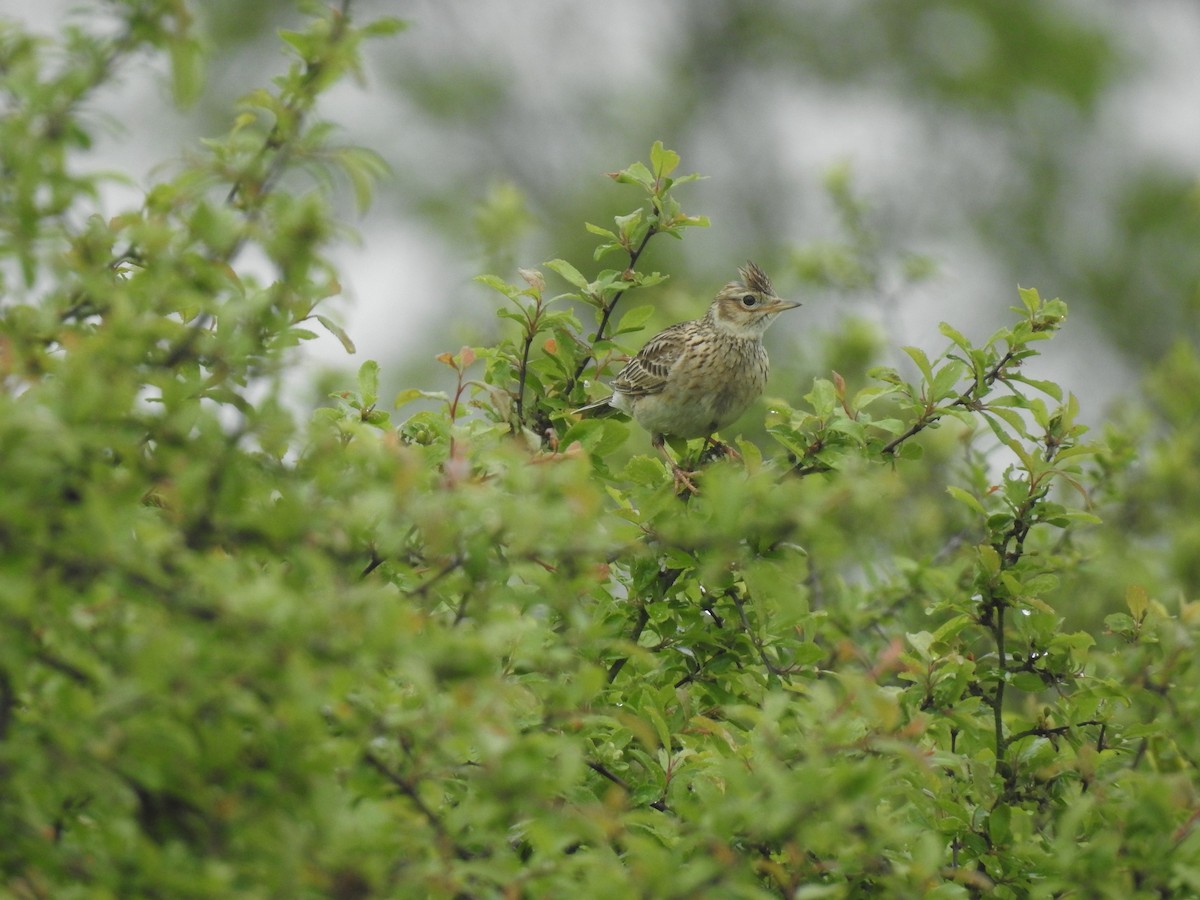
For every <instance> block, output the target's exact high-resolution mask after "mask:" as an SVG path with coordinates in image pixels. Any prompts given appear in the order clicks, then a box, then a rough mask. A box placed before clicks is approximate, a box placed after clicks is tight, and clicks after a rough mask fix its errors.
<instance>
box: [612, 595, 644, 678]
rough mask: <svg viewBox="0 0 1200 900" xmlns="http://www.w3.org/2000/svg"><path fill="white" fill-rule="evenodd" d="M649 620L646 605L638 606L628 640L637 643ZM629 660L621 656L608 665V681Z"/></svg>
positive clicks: (615, 676) (618, 673)
mask: <svg viewBox="0 0 1200 900" xmlns="http://www.w3.org/2000/svg"><path fill="white" fill-rule="evenodd" d="M649 621H650V613H648V612H646V607H645V606H642V607H639V608H638V617H637V621H636V622H635V623H634V625H633V633H632V634H630V635H629V641H630V643H632V644H635V645H636V644H637V642H638V638H640V637H641V636H642V632H643V631H644V630H645V628H646V623H647V622H649ZM627 662H629V657H628V656H622V657H621V658H620V659H618V660H617V661H616V662H614V663H613V664H612V665H611V666H609V667H608V683H609V684H612V683H613V682H614V681H616V680H617V676H618V675H620V674H621V670H622V669H623V668H625V663H627Z"/></svg>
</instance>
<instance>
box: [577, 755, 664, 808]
mask: <svg viewBox="0 0 1200 900" xmlns="http://www.w3.org/2000/svg"><path fill="white" fill-rule="evenodd" d="M587 767H588V768H589V769H591V770H592V771H593V772H595V773H596V774H597V775H599V776H600V777H601V778H605V779H607V780H608V781H611V782H612V783H613V784H615V785H616V786H617V787H619V788H620V789H621V790H623V791H624V792H625V793H627V794H632V793H633V789H632V788H631V787H630V786H629V785H628V784H627V783H626V782H625V779H623V778H622V777H621V776H620V775H617V774H616V773H615V772H612V771H610V770H609V768H608V767H607V766H605V765H604V764H603V763H598V762H595V761H593V760H590V759H589V760H588V761H587ZM649 806H650V808H651V809H657V810H658V811H659V812H666V811H667V801H665V800H662V799H659V800H655V801H654V802H653V803H650V804H649Z"/></svg>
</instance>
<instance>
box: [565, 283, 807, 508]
mask: <svg viewBox="0 0 1200 900" xmlns="http://www.w3.org/2000/svg"><path fill="white" fill-rule="evenodd" d="M738 273H739V274H740V275H741V280H740V281H731V282H730V283H729V284H727V285H725V287H723V288H722V289H721V290H720V291H719V292H718V293H717V296H716V297H715V298H714V299H713V302H712V303H711V305H710V306H709V307H708V312H707V313H706V314H705V315H704V317H703V318H700V319H695V320H693V321H691V322H680V323H679V324H678V325H672V326H671V327H670V328H667V329H665V330H663V331H661V332H659V333H658V334H656V335H655V336H654V337H652V338H651V339H650V340H649V341H648V342H647V343H646V346H644V347H643V348H642V349H641V350H640V351H639V352H638V354H637V355H636V356H635V357H634V358H633V359H631V360H630V361H629V362H628V363H627V364H626V366H625V368H624V369H622V370H621V372H620V373H619V374H618V375H617V377H616V378H614V379H613V382H612V396H610V397H607V398H605V399H604V400H600V401H598V402H596V403H593V404H590V405H588V406H585V407H583V409H581V410H579V411H580V412H583V411H584V410H589V409H595V408H599V407H603V406H611V407H613V408H615V409H619V410H621V411H622V412H626V413H628V414H629V415H631V416H633V418H634V419H635V420H636V421H637V423H638V424H639V425H641V426H642V427H643V428H645V429H646V430H647V431H649V432H650V434H651V443H652V444H653V445H654V446H655V447H656V448H658V449H659V450H660V451H661V452H662V453H663V455H664V456H666V457H667V460H668V462H670V464H671V467H672V469H673V470H674V472H675V476H676V480H677V481H682V482H683V483H685V484H687V485H688V486H689V487H690V486H691V484H690V482H689V481H688V479H687V475H686V473H684V472H683V471H682V470H681V469H680V468H679V467H678V466H677V465H676V464H675V462H674V461H673V460H671V458H670V456H669V455H668V454H667V452H666V448H665V446H664V442H665V439H666V438H667V437H668V436H670V437H677V438H685V439H686V438H697V437H703V438H709V439H711V438H712V435H713V434H714V433H715V432H716V431H719V430H720V429H722V428H724V427H725V426H726V425H729V424H730V423H731V422H733V421H734V420H735V419H737V418H738V417H739V416H740V415H741V414H742V413H744V412H745V411H746V410H747V409H748V408H749V407H750V404H751V403H753V402H754V401H755V400H756V399H758V397H759V395H761V394H762V392H763V389H764V388H765V387H766V384H767V373H768V368H769V367H768V361H767V351H766V348H765V347H763V343H762V336H763V333H764V332H765V331H766V330H767V328H768V327H769V326H770V324H771V323H772V322H774V321H775V318H776V317H777V316H778V315H779V314H780V313H781V312H784V311H785V310H789V309H794V308H795V307H797V306H799V305H800V304H799V303H794V302H792V301H790V300H781V299H780V298H779V297H776V296H775V291H774V288H773V287H772V286H771V280H770V279H769V278H767V276H766V274H765V273H764V272H763V270H762V269H760V268H759V267H758V266H756V265H755V264H754V263H752V262H751V263H747V264H746V265H745V266H743V267H742V268H740V269H738Z"/></svg>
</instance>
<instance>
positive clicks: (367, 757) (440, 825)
mask: <svg viewBox="0 0 1200 900" xmlns="http://www.w3.org/2000/svg"><path fill="white" fill-rule="evenodd" d="M363 760H364V761H365V762H366V763H367V765H369V766H370V767H371V768H372V769H374V770H375V771H376V772H378V773H379V774H380V775H382V776H383V777H384V778H386V779H387V780H388V781H389V782H391V783H392V784H393V785H394V786H395V787H396V788H397V790H399V791H400V793H401V794H403V795H404V796H405V797H407V798H408V799H409V801H410V802H411V803H412V805H413V806H415V807H416V809H417V812H419V813H420V814H421V815H422V816H423V817H424V818H425V821H427V822H428V823H429V827H430V828H432V829H433V830H434V833H435V834H437V836H438V838H440V839H441V841H442V843H443V844H444V845H445V846H446V847H447V848H449V850H450V852H451V853H453V854H454V856H455V857H457V858H458V859H460V860H464V861H465V860H470V859H475V858H476V857H477V856H478V855H479V854H475V853H472V852H471V851H469V850H467V849H466V848H465V847H463V846H462V845H461V844H459V843H458V841H456V840H455V839H454V835H452V834H451V833H450V829H449V828H447V827H446V823H445V822H443V821H442V818H441V816H439V815H438V814H437V813H436V812H434V811H433V810H432V809H430V808H429V805H428V804H427V803H426V802H425V801H424V800H422V799H421V795H420V793H419V792H418V791H417V788H416V785H413V784H410V783H409V782H408V781H407V780H405V779H404V778H402V777H401V776H400V775H399V773H397V772H393V771H392V770H391V769H390V768H389V767H388V765H387V763H385V762H384V761H383V760H381V759H380V758H379V757H378V756H376V755H375V754H374V753H371V752H370V751H367V752H366V753H365V754H363Z"/></svg>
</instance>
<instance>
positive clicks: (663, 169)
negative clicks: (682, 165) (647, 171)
mask: <svg viewBox="0 0 1200 900" xmlns="http://www.w3.org/2000/svg"><path fill="white" fill-rule="evenodd" d="M678 165H679V154H678V153H676V152H675V151H674V150H666V149H664V148H663V144H662V141H655V142H654V144H653V145H652V146H651V147H650V168H651V169H653V170H654V173H655V175H657V176H658V177H659V178H663V177H666V176H667V175H670V174H671V173H672V172H674V171H675V168H676V166H678Z"/></svg>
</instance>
